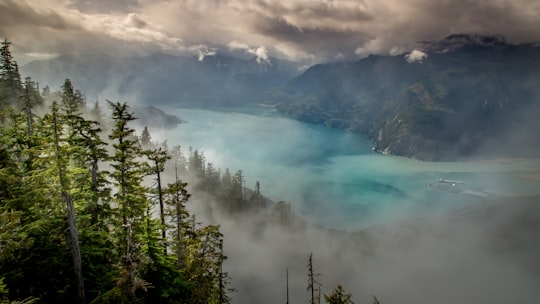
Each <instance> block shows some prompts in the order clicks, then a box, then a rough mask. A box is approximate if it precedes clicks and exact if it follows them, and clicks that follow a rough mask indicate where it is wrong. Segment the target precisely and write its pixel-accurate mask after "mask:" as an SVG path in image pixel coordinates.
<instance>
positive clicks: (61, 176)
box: [51, 103, 86, 304]
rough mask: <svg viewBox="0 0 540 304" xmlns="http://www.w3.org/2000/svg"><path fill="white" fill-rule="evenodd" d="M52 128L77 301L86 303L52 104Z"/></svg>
mask: <svg viewBox="0 0 540 304" xmlns="http://www.w3.org/2000/svg"><path fill="white" fill-rule="evenodd" d="M51 115H52V116H51V118H52V128H53V135H54V154H55V155H56V167H57V170H58V181H59V184H60V191H61V196H62V206H63V207H64V209H65V210H66V212H67V221H68V227H69V240H70V245H71V248H72V249H71V250H72V257H73V269H74V271H75V278H76V283H77V299H78V302H79V303H80V304H84V303H86V297H85V293H84V281H83V275H82V258H81V250H80V244H79V232H78V229H77V224H76V215H75V206H74V203H73V198H72V196H71V193H70V191H71V187H70V184H69V180H68V177H67V176H66V174H67V172H66V171H67V170H68V168H67V167H68V160H67V151H66V150H65V149H64V148H63V146H64V145H63V143H62V141H64V139H62V138H61V135H62V134H61V133H62V129H63V128H62V125H61V122H60V121H59V111H58V108H57V104H56V103H53V106H52V111H51Z"/></svg>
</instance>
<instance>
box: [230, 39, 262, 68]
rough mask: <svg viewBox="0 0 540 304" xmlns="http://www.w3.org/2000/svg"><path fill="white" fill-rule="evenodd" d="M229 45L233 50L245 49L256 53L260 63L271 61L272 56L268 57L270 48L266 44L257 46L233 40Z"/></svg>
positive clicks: (250, 52) (253, 53) (249, 52)
mask: <svg viewBox="0 0 540 304" xmlns="http://www.w3.org/2000/svg"><path fill="white" fill-rule="evenodd" d="M228 46H229V49H231V50H244V51H245V52H246V53H248V54H252V55H255V58H256V60H257V63H259V64H261V63H270V58H269V57H268V49H266V47H265V46H259V47H256V48H255V47H250V46H249V45H247V44H245V43H242V42H238V41H231V42H229V44H228Z"/></svg>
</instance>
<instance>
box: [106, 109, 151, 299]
mask: <svg viewBox="0 0 540 304" xmlns="http://www.w3.org/2000/svg"><path fill="white" fill-rule="evenodd" d="M109 106H110V107H111V109H112V118H113V120H114V123H115V124H114V128H113V130H112V134H111V135H109V138H110V139H111V140H113V141H114V143H113V148H114V155H113V156H112V159H111V161H112V163H111V166H112V167H113V172H112V173H111V178H112V181H113V185H114V186H115V188H116V193H115V194H114V196H113V201H114V203H116V205H117V206H118V207H117V208H118V209H117V212H118V217H119V218H120V219H121V221H120V223H118V224H119V225H118V226H119V227H122V229H120V231H119V232H120V233H119V235H118V236H117V241H118V244H117V247H118V249H120V252H121V256H122V260H123V262H122V265H121V275H122V277H121V280H120V281H119V282H120V290H121V295H122V300H121V301H122V303H134V302H136V301H137V295H136V291H137V290H138V289H143V290H144V289H146V288H147V287H148V283H147V282H144V281H143V280H142V279H141V278H140V277H138V272H139V270H140V267H142V265H141V263H142V262H143V259H142V252H141V246H142V244H143V239H142V236H143V235H144V234H145V232H146V231H145V226H144V223H145V215H146V210H147V201H146V197H145V190H144V187H143V186H142V178H143V176H144V173H145V171H146V169H145V166H144V163H143V162H141V161H140V160H139V157H140V156H141V154H142V152H141V149H140V147H139V145H138V140H137V138H136V136H135V135H134V132H135V130H134V129H132V128H130V127H129V126H128V124H129V122H131V121H133V120H134V119H135V117H134V116H133V114H132V113H131V112H130V111H129V106H128V105H127V104H126V103H119V102H117V103H112V102H109Z"/></svg>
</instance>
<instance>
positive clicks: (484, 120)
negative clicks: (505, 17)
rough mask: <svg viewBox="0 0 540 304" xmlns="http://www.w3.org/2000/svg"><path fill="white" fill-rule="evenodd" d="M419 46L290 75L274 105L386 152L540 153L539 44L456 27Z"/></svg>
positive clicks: (438, 156)
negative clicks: (410, 53)
mask: <svg viewBox="0 0 540 304" xmlns="http://www.w3.org/2000/svg"><path fill="white" fill-rule="evenodd" d="M417 54H423V57H422V58H421V60H420V59H419V60H416V61H414V60H407V57H406V56H394V57H391V56H370V57H368V58H365V59H362V60H360V61H358V62H354V63H344V64H326V65H317V66H314V67H312V68H310V69H308V70H307V71H306V72H305V73H304V74H302V75H300V76H299V77H297V78H296V79H294V80H292V81H291V82H290V83H289V84H288V86H287V87H286V88H285V89H284V90H283V92H282V96H283V95H284V96H286V97H287V100H286V101H285V102H282V103H280V104H279V106H278V109H279V110H280V111H282V112H283V113H286V114H288V115H291V116H292V117H295V118H298V119H301V120H304V121H309V122H314V123H324V124H327V125H329V126H332V127H338V128H342V129H349V130H352V131H355V132H359V133H362V134H364V135H367V136H369V137H370V138H371V139H372V140H373V142H374V148H375V149H376V150H379V151H382V152H384V153H389V154H397V155H404V156H409V157H415V158H419V159H424V160H448V159H455V158H460V157H472V156H478V155H480V154H481V155H483V156H485V155H486V153H487V154H488V156H518V155H519V156H525V155H527V156H529V155H540V142H539V141H538V140H537V138H538V135H540V134H539V132H540V124H539V123H538V119H537V117H538V116H539V115H540V86H538V83H540V48H538V47H535V46H533V45H512V44H508V43H505V42H504V40H502V39H501V38H497V37H481V36H467V35H455V36H449V37H447V38H446V39H444V40H442V41H440V42H430V43H425V47H424V49H423V51H422V52H418V53H417Z"/></svg>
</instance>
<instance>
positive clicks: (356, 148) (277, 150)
mask: <svg viewBox="0 0 540 304" xmlns="http://www.w3.org/2000/svg"><path fill="white" fill-rule="evenodd" d="M161 108H162V109H163V110H164V111H166V112H167V113H168V114H174V115H177V116H178V117H180V118H181V119H183V120H185V121H186V122H187V123H184V124H180V125H179V126H178V127H177V128H175V129H172V130H167V131H163V132H158V133H155V131H154V132H152V130H151V132H152V136H153V138H154V139H157V140H160V141H162V140H165V139H166V140H167V143H168V145H169V147H172V146H174V145H181V146H182V147H183V150H184V152H187V148H188V147H190V146H191V147H193V148H196V149H199V150H202V151H204V154H205V156H206V158H207V160H208V161H210V162H212V163H213V164H214V165H215V166H217V167H219V168H222V169H224V168H229V169H230V170H231V172H235V171H237V170H243V172H244V176H245V177H246V186H248V187H253V186H254V185H255V182H256V181H259V182H260V183H261V191H262V192H263V194H265V195H266V196H268V197H270V198H272V199H274V200H284V201H287V202H290V203H291V205H292V208H293V210H295V211H296V212H297V213H298V214H300V215H302V216H303V217H305V218H306V219H308V220H310V221H312V222H315V223H319V224H322V225H325V226H328V227H332V228H336V229H344V230H349V229H358V228H362V227H366V226H369V225H374V224H378V223H381V222H385V221H391V220H395V219H398V218H403V217H410V216H417V215H422V214H426V213H435V212H443V211H446V210H450V209H456V208H463V207H467V206H474V205H475V204H481V203H485V201H486V199H483V198H482V197H481V196H478V195H463V194H455V193H452V192H448V191H434V190H433V189H429V188H428V184H430V183H431V184H437V183H438V181H439V180H440V179H445V180H456V181H463V182H465V183H466V184H467V185H471V186H472V187H474V189H476V190H479V191H481V192H482V193H489V195H490V196H491V195H504V196H510V195H526V194H538V193H540V190H539V189H538V188H540V187H538V185H539V184H540V177H539V176H540V174H539V172H540V160H539V159H501V160H488V161H474V162H422V161H417V160H412V159H408V158H404V157H396V156H386V155H381V154H378V153H375V152H373V151H372V150H371V143H370V141H369V140H367V139H365V138H362V137H360V136H358V135H356V134H352V133H350V132H346V131H341V130H336V129H331V128H328V127H325V126H321V125H313V124H307V123H303V122H299V121H296V120H292V119H289V118H287V117H284V116H282V115H281V114H279V113H278V112H277V111H275V109H273V108H270V107H262V106H260V107H259V106H253V107H245V108H235V109H210V110H209V109H187V108H172V107H170V106H168V107H165V106H163V107H161ZM450 187H452V185H450ZM476 193H478V191H476Z"/></svg>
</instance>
